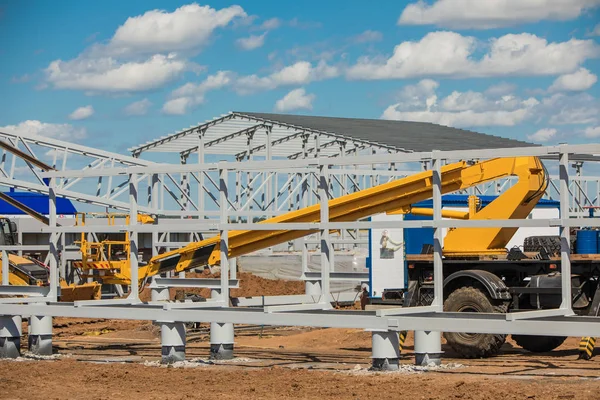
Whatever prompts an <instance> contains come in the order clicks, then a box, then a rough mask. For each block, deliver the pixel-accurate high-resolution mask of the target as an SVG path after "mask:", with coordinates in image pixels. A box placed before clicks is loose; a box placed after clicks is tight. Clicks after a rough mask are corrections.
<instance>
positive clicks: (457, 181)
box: [122, 157, 548, 283]
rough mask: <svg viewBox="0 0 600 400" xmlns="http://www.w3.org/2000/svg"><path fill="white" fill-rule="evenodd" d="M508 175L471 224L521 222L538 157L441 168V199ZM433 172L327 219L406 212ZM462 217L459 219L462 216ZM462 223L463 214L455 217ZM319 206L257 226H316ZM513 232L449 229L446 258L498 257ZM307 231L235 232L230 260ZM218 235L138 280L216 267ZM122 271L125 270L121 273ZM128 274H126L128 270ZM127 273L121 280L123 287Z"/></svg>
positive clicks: (361, 197) (174, 254)
mask: <svg viewBox="0 0 600 400" xmlns="http://www.w3.org/2000/svg"><path fill="white" fill-rule="evenodd" d="M509 176H516V177H518V178H519V179H518V182H517V183H516V184H515V185H513V186H512V187H511V188H510V189H508V190H507V191H506V192H504V193H503V194H502V195H500V196H498V198H497V199H495V200H494V201H493V202H492V203H490V204H489V205H487V206H486V207H484V208H482V209H481V210H478V209H477V207H476V204H473V205H472V207H470V208H471V210H470V212H469V215H468V218H469V219H512V218H525V217H527V215H528V214H529V213H530V212H531V210H532V209H533V208H534V207H535V205H536V204H537V202H538V200H539V199H540V198H541V197H542V195H543V194H544V192H545V190H546V187H547V184H548V183H547V178H546V174H545V171H544V167H543V164H542V163H541V161H540V160H539V159H538V158H537V157H511V158H496V159H491V160H487V161H482V162H477V163H474V164H469V163H467V162H466V161H461V162H457V163H453V164H448V165H445V166H443V167H442V168H441V191H442V194H446V193H452V192H455V191H458V190H462V189H467V188H469V187H473V186H476V185H479V184H482V183H486V182H490V181H494V180H497V179H500V178H505V177H509ZM432 192H433V176H432V171H424V172H420V173H417V174H414V175H411V176H408V177H405V178H402V179H398V180H395V181H392V182H389V183H385V184H383V185H379V186H375V187H372V188H369V189H365V190H361V191H359V192H356V193H352V194H349V195H345V196H341V197H338V198H335V199H332V200H329V218H330V221H333V222H347V221H356V220H358V219H362V218H366V217H368V216H371V215H374V214H378V213H384V212H387V213H398V212H410V205H411V204H414V203H418V202H420V201H423V200H426V199H428V198H431V197H432ZM461 215H462V217H461ZM456 216H457V217H461V218H464V217H465V215H464V214H460V215H458V214H457V215H456ZM319 221H320V205H318V204H317V205H314V206H310V207H306V208H303V209H300V210H296V211H291V212H289V213H286V214H284V215H280V216H277V217H275V218H271V219H267V220H265V221H262V222H259V223H264V224H275V223H281V224H282V228H283V224H285V223H311V222H312V223H317V222H319ZM516 230H517V228H459V229H453V230H450V231H449V232H448V234H447V236H446V238H445V240H444V242H445V247H444V254H445V255H446V256H456V255H473V254H478V255H481V254H497V253H499V252H506V249H505V246H506V244H507V243H508V241H509V240H510V239H511V238H512V236H513V235H514V233H515V232H516ZM312 232H313V231H308V230H286V229H281V230H266V231H252V230H235V231H230V232H229V249H228V255H229V257H239V256H242V255H244V254H248V253H251V252H253V251H256V250H260V249H264V248H267V247H270V246H274V245H276V244H280V243H285V242H287V241H289V240H293V239H297V238H300V237H303V236H306V235H308V234H310V233H312ZM219 242H220V237H219V235H217V236H215V237H213V238H210V239H206V240H203V241H200V242H194V243H190V244H189V245H187V246H185V247H183V248H181V249H178V250H173V251H170V252H166V253H164V254H161V255H158V256H155V257H153V258H152V259H150V261H149V262H148V264H147V265H145V266H143V267H140V271H139V276H140V279H143V278H144V277H148V276H152V275H156V274H159V273H162V272H165V271H169V270H174V271H176V272H180V271H184V270H187V269H190V268H197V267H200V266H203V265H215V264H218V263H219V262H220V256H221V255H220V248H219ZM123 272H125V271H123ZM127 272H129V271H127ZM128 278H129V274H128V273H125V274H123V275H122V279H123V283H125V282H126V281H127V279H128Z"/></svg>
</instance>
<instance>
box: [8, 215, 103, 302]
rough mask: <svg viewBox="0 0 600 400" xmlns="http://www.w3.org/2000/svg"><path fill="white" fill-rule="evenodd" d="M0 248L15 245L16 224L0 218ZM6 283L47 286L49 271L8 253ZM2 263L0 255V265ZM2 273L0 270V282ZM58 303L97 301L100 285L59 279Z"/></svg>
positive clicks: (32, 259)
mask: <svg viewBox="0 0 600 400" xmlns="http://www.w3.org/2000/svg"><path fill="white" fill-rule="evenodd" d="M0 230H1V231H2V235H0V247H1V246H3V245H5V246H14V245H17V242H18V239H17V224H16V223H15V222H14V221H12V220H10V219H9V218H6V217H0ZM7 255H8V261H9V264H8V283H9V285H15V286H28V285H34V286H46V285H48V275H49V270H48V267H47V266H46V265H44V264H43V263H42V262H40V261H39V260H37V259H35V258H33V257H29V256H19V255H17V254H15V253H13V252H8V253H7ZM2 262H3V260H2V254H0V265H1V263H2ZM1 279H2V271H1V269H0V280H1ZM60 286H61V290H60V297H59V299H60V301H67V302H70V301H75V300H99V299H100V297H101V284H99V283H98V282H89V283H84V284H79V285H75V284H67V282H66V281H65V280H64V279H62V278H61V280H60Z"/></svg>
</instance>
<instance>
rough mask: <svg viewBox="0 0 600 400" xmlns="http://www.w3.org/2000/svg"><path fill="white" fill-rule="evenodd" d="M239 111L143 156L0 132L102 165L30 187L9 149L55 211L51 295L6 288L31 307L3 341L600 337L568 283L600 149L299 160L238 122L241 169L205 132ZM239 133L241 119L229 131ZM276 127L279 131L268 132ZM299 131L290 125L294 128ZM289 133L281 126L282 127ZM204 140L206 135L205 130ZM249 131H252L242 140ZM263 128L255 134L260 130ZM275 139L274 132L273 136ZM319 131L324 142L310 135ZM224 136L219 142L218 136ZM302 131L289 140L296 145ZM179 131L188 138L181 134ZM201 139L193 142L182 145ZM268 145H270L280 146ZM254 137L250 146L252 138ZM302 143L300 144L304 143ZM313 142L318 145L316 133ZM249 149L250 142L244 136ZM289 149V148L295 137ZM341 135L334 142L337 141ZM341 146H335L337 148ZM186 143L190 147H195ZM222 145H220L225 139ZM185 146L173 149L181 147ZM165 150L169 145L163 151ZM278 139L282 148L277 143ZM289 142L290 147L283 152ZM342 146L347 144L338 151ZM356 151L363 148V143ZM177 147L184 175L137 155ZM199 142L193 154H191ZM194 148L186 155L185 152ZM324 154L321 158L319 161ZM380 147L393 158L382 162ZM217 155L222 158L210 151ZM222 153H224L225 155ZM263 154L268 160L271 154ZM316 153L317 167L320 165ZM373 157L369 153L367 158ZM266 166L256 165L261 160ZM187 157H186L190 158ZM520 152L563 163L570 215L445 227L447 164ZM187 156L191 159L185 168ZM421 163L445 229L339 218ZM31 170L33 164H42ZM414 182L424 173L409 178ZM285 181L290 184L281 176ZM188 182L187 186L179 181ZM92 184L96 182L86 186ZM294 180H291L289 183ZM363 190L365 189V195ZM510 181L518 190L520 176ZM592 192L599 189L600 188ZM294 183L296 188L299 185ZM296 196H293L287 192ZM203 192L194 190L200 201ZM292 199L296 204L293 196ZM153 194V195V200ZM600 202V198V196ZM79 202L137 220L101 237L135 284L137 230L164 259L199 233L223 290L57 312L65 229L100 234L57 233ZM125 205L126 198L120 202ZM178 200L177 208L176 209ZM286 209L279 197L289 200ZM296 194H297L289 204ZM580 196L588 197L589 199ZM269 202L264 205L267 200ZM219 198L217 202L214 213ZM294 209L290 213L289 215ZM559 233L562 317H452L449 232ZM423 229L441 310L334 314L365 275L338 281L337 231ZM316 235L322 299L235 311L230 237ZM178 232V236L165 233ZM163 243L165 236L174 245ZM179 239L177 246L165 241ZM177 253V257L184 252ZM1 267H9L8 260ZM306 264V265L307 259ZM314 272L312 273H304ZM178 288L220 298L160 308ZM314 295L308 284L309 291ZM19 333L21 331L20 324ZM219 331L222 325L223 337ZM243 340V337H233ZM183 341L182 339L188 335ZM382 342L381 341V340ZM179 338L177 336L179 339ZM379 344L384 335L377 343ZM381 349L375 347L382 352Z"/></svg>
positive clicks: (560, 186) (8, 308)
mask: <svg viewBox="0 0 600 400" xmlns="http://www.w3.org/2000/svg"><path fill="white" fill-rule="evenodd" d="M246 117H247V116H246V115H242V116H240V115H239V114H238V113H232V114H229V115H227V116H224V117H222V118H220V119H217V120H214V121H211V122H208V123H207V124H204V125H209V126H208V127H207V128H206V129H205V130H203V128H202V126H204V125H201V126H198V127H194V128H192V129H190V130H188V131H185V132H187V133H186V134H176V135H173V136H171V137H168V138H164V139H161V140H160V141H157V142H153V143H149V144H146V145H144V146H142V147H139V148H136V149H134V150H133V154H134V155H135V156H136V157H126V156H118V155H115V154H112V153H106V152H101V151H92V150H93V149H88V148H85V147H83V146H78V145H74V144H69V143H65V142H60V141H56V140H48V139H43V138H35V137H33V138H32V137H28V138H23V137H18V136H15V135H10V134H0V137H3V138H4V139H5V140H6V139H8V141H10V142H11V143H12V144H13V145H18V143H22V144H23V145H24V147H25V148H26V149H27V151H28V152H29V153H30V154H31V156H32V157H35V153H34V151H33V148H32V145H33V144H35V145H37V146H45V147H49V148H51V149H54V150H55V151H54V153H53V156H54V162H55V165H56V163H57V157H58V156H57V154H58V153H60V152H62V154H63V166H66V160H67V155H71V154H76V155H78V156H80V157H88V158H89V157H91V158H94V159H95V161H92V162H90V163H88V164H87V165H88V166H87V167H86V168H83V169H71V170H69V169H66V168H63V170H60V171H50V172H38V171H35V173H34V176H35V178H36V179H38V181H39V182H38V183H32V182H29V181H24V180H19V179H16V178H15V161H14V158H13V162H12V166H11V170H10V171H8V172H7V171H6V169H5V163H4V162H5V160H6V159H7V157H6V152H4V153H3V157H2V163H1V164H0V166H1V173H2V174H3V175H4V178H0V185H7V186H8V185H10V186H13V187H17V188H22V189H24V190H31V191H36V192H42V193H43V192H47V193H48V194H49V202H50V208H49V209H50V215H49V221H50V226H49V227H47V228H45V229H44V232H47V233H48V234H49V235H50V241H49V242H50V246H49V265H50V286H49V287H13V286H8V285H7V282H6V281H4V282H3V284H2V285H1V286H0V295H2V296H6V295H12V296H14V295H24V296H28V297H26V298H1V299H0V314H1V315H3V316H4V317H2V318H0V337H8V336H7V335H15V334H16V333H15V332H14V331H11V329H10V327H9V325H10V324H11V323H10V321H12V319H11V318H13V317H16V316H32V317H35V318H47V317H55V316H67V317H87V318H117V319H118V318H123V319H141V320H153V321H161V324H162V325H163V339H164V338H165V337H169V334H168V333H165V332H169V331H173V330H175V331H178V330H180V325H178V324H179V323H181V322H183V321H186V322H187V321H195V322H208V321H210V322H211V323H213V324H216V325H218V326H226V325H227V324H261V325H289V326H319V327H345V328H362V329H370V330H374V331H375V333H374V338H375V336H377V335H380V333H377V332H382V334H383V335H384V336H385V334H386V333H389V332H395V331H403V330H415V331H437V332H440V331H442V332H460V331H464V329H465V327H466V326H468V328H469V329H468V330H469V332H473V333H516V334H538V335H556V336H581V335H588V336H600V318H597V317H582V316H575V315H574V313H573V311H572V309H571V284H570V248H569V246H570V240H569V235H570V233H569V229H570V228H571V227H578V226H591V227H600V221H599V220H596V219H586V218H582V214H581V211H582V205H583V204H586V205H588V204H589V205H596V204H597V202H598V196H597V195H595V193H597V190H598V189H594V190H593V191H592V192H589V191H588V192H586V193H585V196H581V195H580V194H579V198H578V191H582V190H583V188H584V187H585V185H587V183H585V184H584V182H587V181H592V182H593V179H587V180H586V178H584V177H581V176H574V177H570V176H569V170H570V169H571V163H573V162H574V163H576V165H579V164H578V163H580V162H583V161H586V162H587V161H596V160H598V157H599V155H600V144H586V145H560V146H548V147H541V146H528V147H510V148H497V149H474V150H464V149H462V150H447V151H439V150H434V151H421V152H415V151H412V152H410V151H402V150H399V149H397V148H396V149H391V148H388V147H386V145H378V144H370V145H369V146H366V145H365V146H366V147H364V148H363V149H364V150H366V153H367V154H361V151H360V150H363V149H359V147H360V146H362V145H363V144H364V143H361V142H360V141H358V140H356V139H349V140H350V142H352V143H353V145H354V146H355V148H353V149H352V150H351V151H350V152H348V151H347V150H346V148H345V147H343V148H342V150H341V151H340V150H339V149H337V150H336V151H333V148H334V145H328V146H324V145H325V144H326V143H323V142H322V141H321V140H322V138H323V137H327V136H328V133H316V134H314V136H312V139H313V140H314V143H313V147H312V148H313V149H314V150H313V151H310V148H311V147H310V146H309V143H310V142H309V141H308V140H307V136H306V135H305V134H304V135H301V134H299V135H298V136H297V137H300V138H302V140H301V143H300V152H301V153H302V157H301V158H299V157H298V156H297V153H298V152H297V151H296V150H297V148H295V147H293V146H292V145H288V146H289V147H279V149H284V148H285V151H283V150H282V152H281V153H278V152H277V150H275V148H276V147H278V146H273V143H274V142H275V141H278V140H280V138H279V137H277V138H275V137H273V135H279V134H280V133H279V130H282V129H283V128H281V127H279V126H278V127H277V129H275V128H274V127H273V126H274V125H273V122H272V121H261V123H260V124H256V121H250V120H248V121H247V124H252V126H251V127H244V126H241V127H240V126H236V127H235V128H228V129H238V130H237V131H236V132H237V133H236V135H233V136H232V134H229V135H225V136H223V137H226V136H228V137H230V139H231V140H236V139H238V138H241V139H239V140H240V143H242V142H244V140H245V146H247V147H246V149H247V150H246V151H245V152H244V150H242V151H238V150H240V148H236V147H235V146H233V145H232V146H231V147H230V148H229V149H230V150H235V151H238V152H237V153H236V154H237V155H239V157H237V158H238V159H246V161H245V162H239V161H219V162H206V161H207V160H206V159H205V155H206V153H207V152H206V150H207V149H211V148H213V149H214V148H215V146H217V145H221V143H222V142H218V143H217V142H214V143H213V144H211V145H209V143H212V142H213V139H210V140H208V141H207V138H208V137H207V136H206V132H208V129H209V128H211V127H214V126H217V125H218V124H219V123H224V122H231V121H233V120H235V119H239V118H242V119H244V118H246ZM231 123H233V122H231ZM269 126H271V128H269ZM292 128H293V129H296V128H294V127H290V129H292ZM259 129H263V130H264V132H265V134H266V135H267V137H268V139H267V141H266V142H265V143H264V147H261V146H263V144H262V143H256V142H254V136H253V134H254V133H255V132H257V131H258V130H259ZM278 129H279V130H278ZM202 132H204V134H203V133H202ZM240 132H241V133H240ZM251 132H252V134H251ZM269 132H270V133H269ZM312 133H314V132H312ZM221 134H222V133H221ZM295 134H296V133H292V134H291V135H290V134H288V135H286V136H285V137H286V138H287V139H286V140H287V141H289V140H292V139H290V138H289V137H290V136H293V135H295ZM177 135H179V136H177ZM190 135H194V136H195V137H194V138H193V141H194V142H195V143H197V144H196V145H195V146H197V147H196V148H194V147H193V146H194V143H192V142H183V143H184V144H183V145H180V144H181V140H183V138H186V137H188V136H190ZM269 135H271V137H269ZM248 138H250V139H248ZM294 138H296V137H294ZM308 138H309V139H310V138H311V136H310V135H309V136H308ZM242 139H244V140H242ZM288 139H289V140H288ZM334 139H335V140H334ZM334 139H332V140H331V141H330V142H327V143H331V142H336V143H338V141H339V139H338V138H334ZM186 140H187V139H186ZM214 140H217V139H214ZM178 141H179V142H180V143H179V144H176V143H177V142H178ZM159 142H160V143H159ZM269 143H271V144H270V145H269ZM283 143H286V141H281V143H279V144H282V145H283ZM338 144H339V143H338ZM357 144H359V145H360V146H357ZM163 145H168V146H170V147H167V149H169V150H174V151H177V152H179V153H180V154H181V157H182V161H185V162H182V163H181V165H176V164H165V163H153V162H150V161H144V160H141V159H139V158H138V157H139V155H140V154H141V153H142V152H143V151H148V150H149V149H158V148H159V147H160V146H163ZM190 146H192V147H190ZM184 147H185V149H184V150H183V148H184ZM318 149H322V150H321V151H318ZM380 150H382V152H380ZM208 151H213V150H208ZM214 151H216V150H214ZM193 152H196V153H198V156H199V162H198V163H187V157H188V156H189V155H190V154H191V153H193ZM261 152H262V153H261ZM311 153H314V154H312V157H311V156H310V155H311ZM369 153H371V154H369ZM259 154H263V158H264V159H261V160H252V157H253V155H254V156H256V157H258V155H259ZM184 155H185V157H184ZM275 155H277V157H281V159H276V158H277V157H275ZM513 156H538V157H542V158H545V159H548V160H558V180H557V182H555V183H554V187H555V189H557V191H558V196H559V199H560V211H561V213H560V215H561V218H559V219H545V220H539V219H538V220H485V221H481V220H479V221H474V220H473V221H469V220H465V221H463V220H451V221H450V220H443V219H442V218H441V191H440V189H441V181H440V168H441V165H442V164H444V163H446V162H448V161H453V160H459V159H463V160H464V159H467V160H475V159H486V158H494V157H513ZM184 158H185V160H184ZM411 163H412V164H413V165H414V164H416V165H419V166H420V167H417V170H418V169H419V168H422V166H423V165H426V166H427V168H429V169H431V170H432V173H433V182H434V190H433V205H434V219H433V220H432V221H403V222H397V221H395V222H375V221H356V222H343V223H342V222H330V221H329V210H328V207H327V201H328V199H330V198H332V197H336V196H339V195H342V194H346V193H349V192H352V191H356V190H358V189H359V188H365V187H368V186H369V185H374V184H377V183H380V182H382V180H383V181H387V180H391V179H394V178H396V177H399V176H402V175H404V174H405V172H403V171H400V170H397V167H398V166H400V165H409V164H411ZM374 166H385V167H384V168H383V169H376V168H375V169H374ZM30 167H31V169H32V170H34V167H33V166H31V165H30ZM412 171H413V172H414V171H415V169H412ZM279 174H282V175H285V177H287V178H284V177H280V176H279ZM177 178H178V179H177ZM90 181H92V182H94V183H95V184H94V185H90V184H89V183H88V184H87V186H85V182H90ZM292 182H293V184H292ZM360 183H362V184H363V186H361V185H360ZM76 184H81V185H83V186H82V187H84V188H87V189H88V193H87V194H86V193H80V192H76V191H74V190H72V188H73V186H75V185H76ZM207 185H212V186H214V188H215V190H214V191H213V190H207V189H206V187H207ZM502 185H510V180H508V181H506V183H502ZM92 186H93V187H94V188H93V189H95V192H92V193H89V188H90V187H92ZM592 186H593V185H592ZM290 187H291V188H290ZM282 188H285V190H282ZM194 189H195V191H196V193H195V194H194V193H193V190H194ZM478 189H479V192H480V193H485V192H486V191H488V190H490V189H491V190H492V191H498V190H502V189H503V188H502V187H500V188H499V187H498V186H488V187H487V188H486V187H483V188H478ZM286 191H287V193H286V194H287V197H283V196H284V194H283V193H285V192H286ZM144 192H145V195H143V193H144ZM594 195H595V196H594ZM58 196H63V197H68V198H71V199H74V200H77V201H82V202H86V203H89V204H94V205H98V206H102V207H107V208H112V209H119V210H126V211H127V212H128V213H129V214H130V216H131V217H132V218H131V223H130V225H116V226H110V227H103V228H102V232H125V231H127V232H129V234H130V242H131V243H130V244H131V257H130V258H131V264H132V265H131V269H132V281H134V282H135V281H137V278H138V264H137V252H138V248H139V247H138V234H139V233H142V232H149V233H151V234H152V237H153V250H156V248H157V247H158V246H160V243H161V240H160V235H165V234H166V233H171V232H177V233H188V234H190V235H191V234H194V233H197V232H198V231H204V232H212V233H213V234H214V233H218V234H220V235H221V244H220V248H221V260H222V262H221V278H220V280H219V281H215V280H202V279H200V280H199V279H177V280H175V279H168V278H166V279H165V278H157V279H156V280H155V282H154V283H153V285H154V286H153V291H154V292H155V293H156V294H157V296H156V297H155V299H154V300H153V301H150V302H146V303H143V302H141V301H140V300H139V296H138V293H137V291H136V290H132V291H131V294H130V295H129V297H127V298H125V299H120V300H102V301H93V302H88V301H80V302H75V303H58V302H57V295H58V277H59V276H58V275H59V272H58V271H59V269H58V266H59V263H60V258H59V248H60V238H61V235H62V236H63V237H64V234H65V233H81V232H89V233H93V232H95V231H98V227H96V226H58V225H57V215H56V198H57V197H58ZM124 196H126V197H128V198H127V200H124V199H123V197H124ZM169 196H170V198H171V200H170V201H169V200H166V199H165V197H167V199H168V198H169ZM282 197H283V199H285V201H282V199H281V198H282ZM290 198H294V202H293V204H290V200H289V199H290ZM581 198H583V199H584V200H583V201H582V200H581ZM258 199H260V201H257V200H258ZM207 200H209V201H210V202H211V203H212V204H213V205H209V204H208V201H207ZM316 203H318V204H320V206H321V208H320V209H321V222H320V223H297V224H285V228H282V225H281V224H256V223H255V222H256V221H255V220H254V218H255V217H259V218H264V217H269V216H273V215H278V214H281V213H282V212H283V209H284V208H285V209H286V210H287V209H294V208H298V207H302V206H306V205H310V204H316ZM284 205H286V206H284ZM138 212H145V213H150V214H156V215H161V216H163V217H171V218H178V219H177V220H176V221H177V222H176V223H172V224H158V225H139V224H137V222H136V221H137V219H136V215H137V213H138ZM499 226H502V227H540V226H547V227H559V228H560V232H561V238H562V246H561V262H562V272H563V275H562V277H563V278H562V304H561V306H560V308H558V309H552V310H541V311H528V312H520V313H514V314H472V313H448V312H443V295H442V290H443V282H442V276H443V275H442V268H443V258H442V230H441V229H442V228H448V227H499ZM397 227H404V228H420V227H430V228H433V229H434V294H435V297H434V301H433V303H432V305H431V306H427V307H414V308H396V309H386V310H378V311H376V312H375V311H374V312H369V311H335V310H331V306H330V303H331V297H330V283H331V281H332V280H334V279H358V280H360V279H363V278H364V277H362V276H358V275H348V274H340V273H336V272H335V271H334V265H335V261H334V242H335V240H334V239H333V238H332V234H331V233H330V231H331V230H340V231H342V232H348V235H350V238H349V239H347V238H345V237H341V238H340V239H338V240H337V242H338V243H339V244H341V245H343V244H352V243H356V241H357V240H358V238H357V237H356V236H354V237H353V236H351V235H352V232H358V231H359V230H361V229H370V228H397ZM239 229H244V230H273V229H274V230H277V229H288V230H310V231H313V232H315V233H317V234H318V237H319V239H318V241H319V250H320V253H321V272H320V274H319V275H313V276H310V277H309V276H308V275H307V274H305V278H306V279H307V280H309V281H312V282H315V281H316V282H318V283H319V285H318V287H317V288H316V290H314V291H312V292H307V294H306V295H304V296H274V297H272V298H268V299H267V302H266V303H263V304H264V305H262V306H257V305H258V304H260V303H253V302H252V301H248V302H246V303H243V302H242V303H240V305H253V306H255V307H251V308H248V307H232V306H230V304H229V301H227V299H229V298H230V296H229V293H230V292H229V291H230V288H232V287H236V285H238V281H237V279H236V278H237V271H236V266H235V263H234V262H231V260H228V256H227V254H228V252H227V248H228V232H229V231H230V230H239ZM167 236H168V235H167ZM164 238H165V237H163V239H164ZM166 240H168V238H167V239H166ZM162 242H163V243H167V244H168V245H170V246H173V247H175V246H176V245H177V244H179V243H169V242H165V241H164V240H163V241H162ZM25 247H26V246H12V247H11V246H8V247H6V248H4V249H2V250H3V251H10V250H23V249H24V248H25ZM302 250H303V256H306V254H307V251H308V247H307V246H302ZM3 259H4V260H6V259H7V257H3ZM303 259H305V257H303ZM7 264H8V263H6V262H5V263H3V266H2V267H3V277H7V276H8V274H7V270H8V265H7ZM304 272H306V270H304ZM173 286H183V287H209V288H211V289H213V297H214V298H213V299H210V300H208V301H206V302H203V303H186V302H184V303H172V302H165V301H164V298H163V299H162V300H159V299H160V298H161V297H160V292H161V291H162V290H163V289H164V288H168V287H173ZM307 287H308V286H307ZM13 325H14V324H13ZM214 329H215V330H216V329H217V328H216V326H215V328H214ZM231 335H233V333H231ZM175 336H179V339H181V332H177V334H176V335H175ZM377 337H379V336H377ZM176 342H177V340H176ZM374 345H375V339H374ZM374 351H375V349H374Z"/></svg>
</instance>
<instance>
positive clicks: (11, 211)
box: [0, 192, 77, 215]
mask: <svg viewBox="0 0 600 400" xmlns="http://www.w3.org/2000/svg"><path fill="white" fill-rule="evenodd" d="M5 194H6V195H8V196H10V197H12V198H13V199H15V200H17V201H18V202H20V203H23V204H25V205H26V206H27V207H29V208H32V209H34V210H35V211H37V212H38V213H40V214H44V215H48V212H49V210H48V196H46V195H43V194H38V193H29V192H5ZM76 212H77V210H76V209H75V206H74V205H73V203H71V201H70V200H68V199H63V198H61V197H57V198H56V213H57V214H63V215H73V214H75V213H76ZM0 215H25V213H24V212H23V211H21V210H19V209H17V208H15V207H13V206H11V205H10V204H8V203H6V202H5V201H2V200H0Z"/></svg>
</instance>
